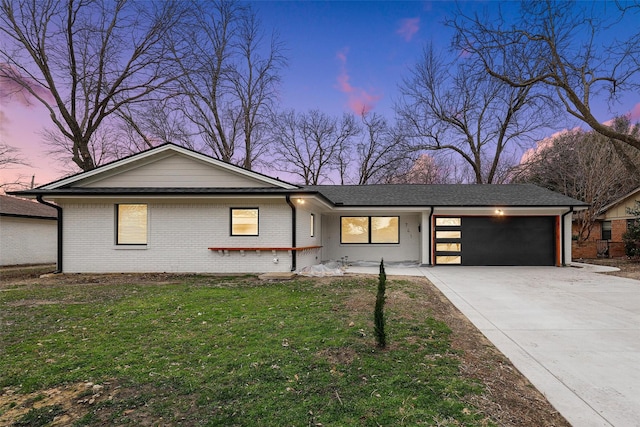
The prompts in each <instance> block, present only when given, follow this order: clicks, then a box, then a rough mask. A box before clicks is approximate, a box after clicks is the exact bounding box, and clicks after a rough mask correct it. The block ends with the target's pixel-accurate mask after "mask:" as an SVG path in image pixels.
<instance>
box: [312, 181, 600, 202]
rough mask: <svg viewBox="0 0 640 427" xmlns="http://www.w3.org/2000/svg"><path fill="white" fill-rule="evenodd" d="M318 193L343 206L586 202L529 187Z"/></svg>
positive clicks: (351, 188) (337, 188) (344, 188)
mask: <svg viewBox="0 0 640 427" xmlns="http://www.w3.org/2000/svg"><path fill="white" fill-rule="evenodd" d="M304 188H305V189H308V190H314V191H318V192H320V193H321V194H322V195H324V196H325V197H326V198H327V199H329V200H331V201H332V202H333V203H334V204H340V203H341V204H342V205H344V206H464V207H467V206H469V207H473V206H478V207H480V206H523V207H524V206H527V207H529V206H576V207H577V206H587V205H588V204H587V203H584V202H581V201H579V200H576V199H572V198H570V197H567V196H564V195H562V194H560V193H556V192H553V191H551V190H547V189H546V188H542V187H538V186H536V185H532V184H505V185H477V184H434V185H418V184H404V185H403V184H388V185H365V186H358V185H318V186H308V187H304Z"/></svg>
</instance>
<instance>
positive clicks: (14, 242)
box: [0, 195, 58, 266]
mask: <svg viewBox="0 0 640 427" xmlns="http://www.w3.org/2000/svg"><path fill="white" fill-rule="evenodd" d="M57 216H58V212H57V211H56V209H54V208H52V207H49V206H45V205H42V204H40V203H37V202H35V201H32V200H23V199H18V198H16V197H9V196H4V195H0V265H3V266H6V265H21V264H48V263H54V262H56V252H57V227H56V222H57V221H56V220H57Z"/></svg>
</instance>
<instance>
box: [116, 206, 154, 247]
mask: <svg viewBox="0 0 640 427" xmlns="http://www.w3.org/2000/svg"><path fill="white" fill-rule="evenodd" d="M117 244H119V245H146V244H147V205H118V237H117Z"/></svg>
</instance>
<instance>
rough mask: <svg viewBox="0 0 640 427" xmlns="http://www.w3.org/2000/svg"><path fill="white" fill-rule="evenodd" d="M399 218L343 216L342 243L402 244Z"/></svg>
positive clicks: (341, 223) (341, 225)
mask: <svg viewBox="0 0 640 427" xmlns="http://www.w3.org/2000/svg"><path fill="white" fill-rule="evenodd" d="M399 222H400V221H399V217H397V216H343V217H341V218H340V243H347V244H351V243H365V244H367V243H373V244H384V243H387V244H397V243H400V228H399V227H398V224H399Z"/></svg>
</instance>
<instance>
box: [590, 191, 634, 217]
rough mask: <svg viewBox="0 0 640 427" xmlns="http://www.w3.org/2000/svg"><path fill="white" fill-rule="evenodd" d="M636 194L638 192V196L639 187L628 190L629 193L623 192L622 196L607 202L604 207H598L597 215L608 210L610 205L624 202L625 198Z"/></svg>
mask: <svg viewBox="0 0 640 427" xmlns="http://www.w3.org/2000/svg"><path fill="white" fill-rule="evenodd" d="M636 194H638V195H639V196H640V187H638V188H636V189H635V190H632V191H630V192H629V193H627V194H625V195H624V196H622V197H620V198H618V199H616V200H614V201H613V202H611V203H609V204H608V205H606V206H605V207H603V208H602V209H600V211H599V212H598V215H602V214H604V213H605V212H606V211H608V210H609V209H611V208H612V207H614V206H616V205H618V204H620V203H622V202H624V201H625V200H627V199H628V198H630V197H633V196H635V195H636Z"/></svg>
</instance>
